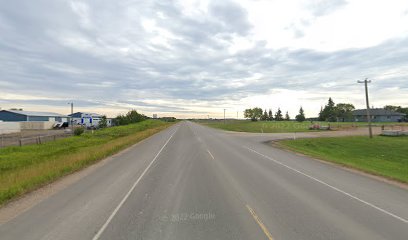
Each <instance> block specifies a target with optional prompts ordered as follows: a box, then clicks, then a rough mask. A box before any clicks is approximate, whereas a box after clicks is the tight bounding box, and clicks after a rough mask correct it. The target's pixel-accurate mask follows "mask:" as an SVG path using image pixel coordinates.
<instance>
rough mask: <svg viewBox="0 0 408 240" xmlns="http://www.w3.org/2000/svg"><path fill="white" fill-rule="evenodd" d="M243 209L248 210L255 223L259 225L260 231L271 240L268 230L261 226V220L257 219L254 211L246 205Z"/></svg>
mask: <svg viewBox="0 0 408 240" xmlns="http://www.w3.org/2000/svg"><path fill="white" fill-rule="evenodd" d="M245 207H246V208H247V209H248V211H249V213H250V214H251V216H252V217H253V218H254V220H255V222H256V223H257V224H258V225H259V227H260V228H261V229H262V231H263V232H264V233H265V235H266V237H267V238H268V239H269V240H273V237H272V234H271V233H270V232H269V230H268V228H266V226H265V225H264V224H263V222H262V221H261V219H260V218H259V217H258V215H257V214H256V213H255V211H254V210H253V209H252V208H251V206H249V205H248V204H246V205H245Z"/></svg>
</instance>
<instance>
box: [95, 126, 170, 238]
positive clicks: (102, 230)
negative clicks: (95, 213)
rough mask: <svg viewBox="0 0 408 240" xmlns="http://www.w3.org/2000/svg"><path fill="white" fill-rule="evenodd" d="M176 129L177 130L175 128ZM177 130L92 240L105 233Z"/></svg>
mask: <svg viewBox="0 0 408 240" xmlns="http://www.w3.org/2000/svg"><path fill="white" fill-rule="evenodd" d="M177 129H178V128H177ZM177 129H176V130H175V131H174V132H173V133H172V134H171V136H170V137H169V139H167V141H166V143H165V144H164V145H163V146H162V147H161V149H160V150H159V152H158V153H157V154H156V156H155V157H154V158H153V160H152V161H151V162H150V163H149V165H148V166H147V167H146V169H145V170H144V171H143V172H142V174H141V175H140V176H139V178H138V179H137V180H136V182H135V183H133V185H132V187H131V188H130V190H129V191H128V192H127V193H126V195H125V197H123V199H122V201H120V203H119V205H118V206H116V208H115V210H114V211H113V212H112V214H111V215H110V216H109V218H108V219H107V220H106V222H105V223H104V224H103V225H102V227H101V229H99V231H98V232H97V233H96V235H95V236H94V237H93V238H92V240H98V239H99V238H100V236H101V235H102V233H103V232H104V231H105V229H106V227H107V226H108V225H109V223H110V222H111V221H112V219H113V217H114V216H115V215H116V213H117V212H118V211H119V209H120V208H121V207H122V205H123V204H124V203H125V202H126V200H127V199H128V198H129V196H130V194H131V193H132V191H133V190H134V189H135V187H136V186H137V184H138V183H139V182H140V180H141V179H142V178H143V176H144V175H145V174H146V172H147V171H148V170H149V169H150V167H151V166H152V165H153V163H154V162H155V161H156V159H157V157H158V156H159V155H160V153H161V152H162V151H163V149H164V148H165V147H166V145H167V144H168V143H169V141H170V139H171V138H172V137H173V135H174V134H175V133H176V132H177Z"/></svg>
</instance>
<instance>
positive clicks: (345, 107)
mask: <svg viewBox="0 0 408 240" xmlns="http://www.w3.org/2000/svg"><path fill="white" fill-rule="evenodd" d="M354 110H355V107H354V105H353V104H351V103H338V104H335V103H334V101H333V99H332V98H329V100H328V102H327V104H326V105H325V106H324V107H322V108H321V109H320V112H319V117H318V120H319V121H327V122H346V121H351V120H352V118H353V111H354Z"/></svg>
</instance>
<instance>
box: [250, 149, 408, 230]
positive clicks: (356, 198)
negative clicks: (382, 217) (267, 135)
mask: <svg viewBox="0 0 408 240" xmlns="http://www.w3.org/2000/svg"><path fill="white" fill-rule="evenodd" d="M244 148H246V149H247V150H249V151H251V152H253V153H255V154H258V155H259V156H262V157H264V158H266V159H268V160H271V161H273V162H274V163H276V164H279V165H281V166H283V167H286V168H288V169H290V170H292V171H294V172H296V173H299V174H301V175H303V176H305V177H307V178H309V179H312V180H313V181H316V182H318V183H320V184H323V185H325V186H327V187H329V188H331V189H333V190H335V191H337V192H339V193H342V194H344V195H346V196H348V197H350V198H352V199H354V200H356V201H358V202H360V203H363V204H365V205H367V206H370V207H372V208H374V209H376V210H378V211H380V212H382V213H384V214H387V215H389V216H391V217H393V218H395V219H397V220H400V221H402V222H404V223H408V220H407V219H405V218H403V217H400V216H398V215H396V214H394V213H391V212H389V211H387V210H385V209H382V208H380V207H378V206H376V205H374V204H372V203H370V202H367V201H365V200H363V199H361V198H358V197H356V196H354V195H352V194H350V193H348V192H346V191H343V190H341V189H339V188H337V187H335V186H333V185H330V184H328V183H326V182H324V181H322V180H320V179H317V178H315V177H313V176H310V175H308V174H306V173H304V172H302V171H300V170H297V169H295V168H293V167H290V166H288V165H286V164H284V163H282V162H280V161H278V160H276V159H274V158H271V157H269V156H267V155H265V154H262V153H260V152H257V151H255V150H253V149H251V148H249V147H246V146H244Z"/></svg>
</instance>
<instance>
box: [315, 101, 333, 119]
mask: <svg viewBox="0 0 408 240" xmlns="http://www.w3.org/2000/svg"><path fill="white" fill-rule="evenodd" d="M319 120H320V121H329V122H336V121H337V114H336V106H335V104H334V101H333V99H332V98H329V101H328V102H327V105H326V106H324V108H323V110H322V111H321V113H320V114H319Z"/></svg>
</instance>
